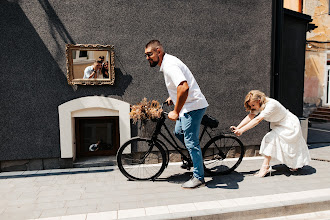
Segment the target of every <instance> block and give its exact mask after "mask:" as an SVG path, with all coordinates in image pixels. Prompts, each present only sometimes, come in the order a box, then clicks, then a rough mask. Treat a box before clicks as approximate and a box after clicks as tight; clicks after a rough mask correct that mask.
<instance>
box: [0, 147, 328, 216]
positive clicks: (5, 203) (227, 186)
mask: <svg viewBox="0 0 330 220" xmlns="http://www.w3.org/2000/svg"><path fill="white" fill-rule="evenodd" d="M325 148H326V150H327V152H328V155H329V156H330V147H324V148H322V150H324V149H325ZM320 149H321V148H315V149H312V150H311V152H313V151H317V150H320ZM328 158H330V157H328ZM261 162H262V158H260V157H258V158H246V159H245V160H243V162H242V163H241V165H240V166H239V167H238V169H237V172H233V173H232V174H229V175H226V176H219V177H213V178H211V177H207V178H206V182H207V186H206V187H201V188H198V189H194V190H187V189H182V188H181V187H180V185H181V184H182V183H183V182H185V181H186V180H188V179H189V178H190V175H191V172H188V171H187V170H182V169H180V164H178V163H172V164H170V165H169V167H168V168H167V169H166V170H165V172H164V173H163V174H162V175H161V176H160V178H159V179H158V180H157V181H155V182H152V181H146V182H137V181H127V179H126V178H125V177H124V176H123V175H122V174H121V173H120V171H119V170H118V169H117V167H94V168H75V169H63V170H41V171H25V172H5V173H0V178H1V179H0V183H1V184H0V197H1V200H0V219H2V220H5V219H70V220H71V219H77V220H78V219H84V220H85V219H88V220H91V219H97V220H99V219H125V218H127V219H219V218H221V219H231V218H232V219H256V218H267V217H274V216H279V215H290V214H298V213H306V212H315V211H323V210H328V209H329V207H330V172H329V170H330V163H329V162H326V161H318V160H312V162H311V164H310V166H306V167H304V168H303V169H302V170H300V171H299V172H297V174H294V175H293V174H292V173H290V172H289V170H288V169H287V167H285V166H283V165H274V166H273V168H274V172H273V173H272V176H271V177H266V178H256V177H254V176H253V175H252V173H254V171H256V170H257V169H258V168H259V166H260V164H261Z"/></svg>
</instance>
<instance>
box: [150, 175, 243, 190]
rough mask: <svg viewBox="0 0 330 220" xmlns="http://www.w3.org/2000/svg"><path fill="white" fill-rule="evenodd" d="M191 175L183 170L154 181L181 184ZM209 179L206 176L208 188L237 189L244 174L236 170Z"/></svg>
mask: <svg viewBox="0 0 330 220" xmlns="http://www.w3.org/2000/svg"><path fill="white" fill-rule="evenodd" d="M191 176H192V172H185V173H179V174H174V175H171V176H169V177H167V178H159V179H157V180H156V181H167V182H169V183H174V184H183V183H184V182H186V181H188V180H189V179H190V178H191ZM211 178H212V179H211V180H207V179H208V178H206V187H208V188H211V189H212V188H223V189H238V188H239V185H238V183H239V182H241V181H243V180H244V175H243V174H242V173H238V172H232V173H230V174H227V175H220V176H212V177H211Z"/></svg>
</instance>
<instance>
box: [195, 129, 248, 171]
mask: <svg viewBox="0 0 330 220" xmlns="http://www.w3.org/2000/svg"><path fill="white" fill-rule="evenodd" d="M244 152H245V149H244V145H243V143H242V142H241V141H240V140H239V139H238V138H236V137H235V136H232V135H219V136H216V137H214V138H212V139H211V140H210V141H209V142H207V143H206V145H205V147H204V148H203V151H202V153H203V158H204V170H205V172H207V173H209V174H210V175H212V176H214V175H221V174H228V173H230V172H232V171H233V170H235V169H236V168H237V167H238V165H239V164H240V163H241V161H242V159H243V156H244Z"/></svg>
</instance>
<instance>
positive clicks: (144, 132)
mask: <svg viewBox="0 0 330 220" xmlns="http://www.w3.org/2000/svg"><path fill="white" fill-rule="evenodd" d="M157 122H158V120H157V119H151V120H150V119H146V120H141V122H140V129H139V130H140V132H139V136H140V137H142V138H149V139H150V138H151V137H152V135H153V133H154V132H155V130H156V126H157Z"/></svg>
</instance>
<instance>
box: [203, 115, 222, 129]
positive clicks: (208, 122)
mask: <svg viewBox="0 0 330 220" xmlns="http://www.w3.org/2000/svg"><path fill="white" fill-rule="evenodd" d="M201 124H202V125H204V126H207V127H209V128H216V127H218V125H219V121H218V120H217V119H215V118H212V117H211V116H209V115H204V116H203V118H202V122H201Z"/></svg>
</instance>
